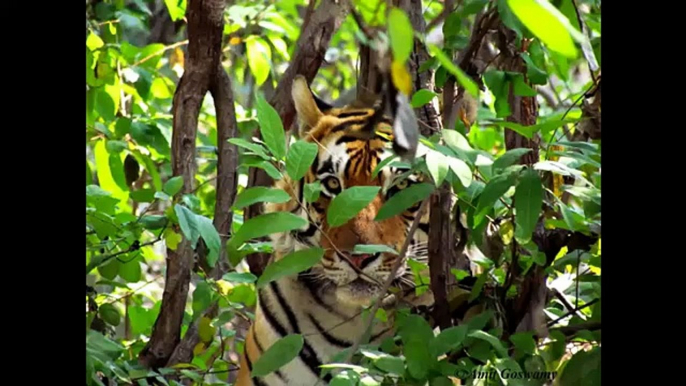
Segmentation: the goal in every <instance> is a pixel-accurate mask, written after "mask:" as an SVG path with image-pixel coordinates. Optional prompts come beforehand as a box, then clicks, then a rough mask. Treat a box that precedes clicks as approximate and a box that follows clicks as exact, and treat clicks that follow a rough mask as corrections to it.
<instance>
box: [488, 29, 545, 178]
mask: <svg viewBox="0 0 686 386" xmlns="http://www.w3.org/2000/svg"><path fill="white" fill-rule="evenodd" d="M515 37H516V33H515V32H514V31H512V30H510V29H509V28H507V27H505V25H503V24H501V25H500V26H499V29H498V46H499V48H500V69H501V70H503V71H509V72H518V73H521V74H523V75H524V79H525V81H526V62H524V60H523V59H522V57H521V56H520V55H519V53H520V49H519V48H517V47H516V46H515ZM509 87H510V90H509V94H508V99H507V100H508V103H509V105H510V109H511V112H512V113H511V114H510V116H509V117H507V121H509V122H514V123H518V124H520V125H524V126H533V125H535V124H536V118H537V117H538V103H537V102H536V97H535V96H533V97H525V96H520V95H515V93H514V86H513V85H512V84H510V86H509ZM520 147H522V148H529V149H532V151H530V152H528V153H527V154H525V155H524V156H522V158H521V163H522V164H526V165H533V164H534V163H536V162H538V150H539V149H538V139H537V136H534V138H532V139H528V138H526V137H524V136H523V135H520V134H518V133H517V132H515V131H513V130H510V129H507V128H506V129H505V148H506V149H507V150H511V149H516V148H520Z"/></svg>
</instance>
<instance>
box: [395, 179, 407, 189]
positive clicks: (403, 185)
mask: <svg viewBox="0 0 686 386" xmlns="http://www.w3.org/2000/svg"><path fill="white" fill-rule="evenodd" d="M396 186H397V187H398V189H405V188H407V180H402V181H400V182H398V184H397V185H396Z"/></svg>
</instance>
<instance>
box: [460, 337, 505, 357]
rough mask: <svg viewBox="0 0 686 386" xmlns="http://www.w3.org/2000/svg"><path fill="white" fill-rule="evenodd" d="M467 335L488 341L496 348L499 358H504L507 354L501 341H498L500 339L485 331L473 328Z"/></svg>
mask: <svg viewBox="0 0 686 386" xmlns="http://www.w3.org/2000/svg"><path fill="white" fill-rule="evenodd" d="M469 337H471V338H476V339H481V340H484V341H486V342H488V343H490V345H491V346H493V348H494V349H495V350H496V352H497V353H498V355H499V356H500V357H501V358H506V357H507V356H508V355H507V349H505V346H503V343H502V342H501V341H500V339H498V338H496V337H495V336H493V335H491V334H489V333H487V332H486V331H481V330H475V331H472V332H470V333H469Z"/></svg>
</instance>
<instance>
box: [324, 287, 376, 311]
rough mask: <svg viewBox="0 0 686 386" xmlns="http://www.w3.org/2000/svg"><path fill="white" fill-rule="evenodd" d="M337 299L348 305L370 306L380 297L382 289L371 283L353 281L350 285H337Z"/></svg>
mask: <svg viewBox="0 0 686 386" xmlns="http://www.w3.org/2000/svg"><path fill="white" fill-rule="evenodd" d="M335 291H336V292H335V294H336V300H338V301H339V302H340V303H343V304H344V305H346V306H348V307H364V308H366V307H370V306H371V305H372V304H373V302H374V300H375V299H376V298H378V296H379V294H380V293H381V290H380V288H379V287H378V286H375V285H373V284H371V283H366V282H363V283H358V282H353V283H350V284H348V285H344V286H340V287H337V288H336V290H335Z"/></svg>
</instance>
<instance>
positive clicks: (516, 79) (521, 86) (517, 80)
mask: <svg viewBox="0 0 686 386" xmlns="http://www.w3.org/2000/svg"><path fill="white" fill-rule="evenodd" d="M511 78H512V83H513V86H514V87H513V88H514V94H515V95H519V96H528V97H533V96H536V95H537V93H536V90H534V89H532V88H531V86H529V85H528V84H526V82H524V76H523V75H522V74H514V75H512V76H511Z"/></svg>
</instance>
